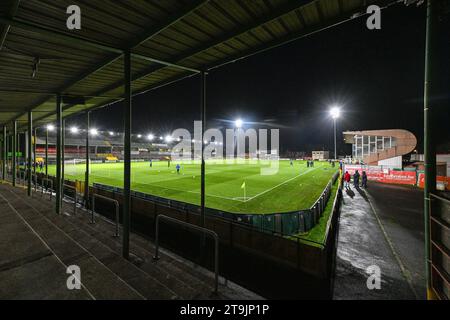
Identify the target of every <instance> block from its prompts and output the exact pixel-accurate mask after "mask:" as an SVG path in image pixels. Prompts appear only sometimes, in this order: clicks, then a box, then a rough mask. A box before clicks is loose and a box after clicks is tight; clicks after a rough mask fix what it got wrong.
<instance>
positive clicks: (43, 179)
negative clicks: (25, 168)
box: [41, 178, 53, 200]
mask: <svg viewBox="0 0 450 320" xmlns="http://www.w3.org/2000/svg"><path fill="white" fill-rule="evenodd" d="M41 181H42V196H44V182H50V186H51V188H50V200H52V191H53V180H52V179H49V178H42V180H41ZM45 191H48V183H45Z"/></svg>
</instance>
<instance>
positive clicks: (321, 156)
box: [312, 151, 330, 160]
mask: <svg viewBox="0 0 450 320" xmlns="http://www.w3.org/2000/svg"><path fill="white" fill-rule="evenodd" d="M312 158H313V160H328V159H330V152H329V151H313V152H312Z"/></svg>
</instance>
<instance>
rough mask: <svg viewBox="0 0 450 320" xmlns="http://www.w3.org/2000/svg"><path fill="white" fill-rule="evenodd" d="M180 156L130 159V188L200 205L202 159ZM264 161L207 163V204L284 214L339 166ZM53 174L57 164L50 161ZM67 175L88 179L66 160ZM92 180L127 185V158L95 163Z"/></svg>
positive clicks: (305, 203)
mask: <svg viewBox="0 0 450 320" xmlns="http://www.w3.org/2000/svg"><path fill="white" fill-rule="evenodd" d="M176 165H177V162H176V161H172V162H171V163H170V167H169V166H168V162H167V161H154V162H153V164H152V167H150V163H149V162H148V161H147V162H132V164H131V172H132V173H131V188H132V190H134V191H139V192H142V193H147V194H151V195H155V196H159V197H163V198H167V199H173V200H178V201H182V202H187V203H191V204H196V205H199V204H200V164H199V163H189V164H186V163H180V166H181V169H180V173H179V174H178V173H177V172H176V169H175V168H176ZM262 167H266V168H267V167H268V164H267V163H264V162H263V161H261V162H257V161H253V162H250V161H241V162H240V163H235V162H232V163H229V162H228V163H220V164H217V163H208V162H207V163H206V175H205V185H206V188H205V189H206V198H205V204H206V206H207V207H209V208H213V209H218V210H222V211H227V212H231V213H256V214H265V213H282V212H289V211H295V210H299V209H307V208H309V207H311V206H312V205H313V204H314V202H315V201H316V200H317V198H318V197H319V196H320V194H321V192H322V191H323V189H324V188H325V186H326V184H327V183H328V181H329V180H330V179H331V178H332V176H333V174H334V173H335V172H336V171H337V168H333V167H332V166H331V165H330V164H329V163H328V162H316V163H315V166H314V167H313V168H308V167H307V165H306V162H305V161H294V165H293V166H291V165H290V161H285V160H281V161H279V170H278V172H277V173H276V174H275V175H262V174H261V168H262ZM48 170H49V174H50V175H54V174H55V171H56V170H55V166H49V169H48ZM64 172H65V179H66V180H84V172H85V164H70V163H67V162H66V164H65V169H64ZM89 177H90V183H91V184H92V183H100V184H104V185H109V186H115V187H119V188H122V187H123V163H91V164H90V174H89Z"/></svg>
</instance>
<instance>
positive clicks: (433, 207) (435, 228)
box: [428, 194, 450, 300]
mask: <svg viewBox="0 0 450 320" xmlns="http://www.w3.org/2000/svg"><path fill="white" fill-rule="evenodd" d="M430 200H431V201H430V261H429V262H428V263H429V264H430V269H431V286H432V288H433V290H434V292H435V293H436V294H437V295H438V297H439V298H440V299H441V300H449V299H450V200H448V199H444V198H442V197H440V196H437V195H435V194H430Z"/></svg>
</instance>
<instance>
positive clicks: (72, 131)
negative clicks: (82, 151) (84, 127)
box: [70, 127, 78, 134]
mask: <svg viewBox="0 0 450 320" xmlns="http://www.w3.org/2000/svg"><path fill="white" fill-rule="evenodd" d="M70 132H71V133H73V134H77V133H78V128H77V127H72V128H70Z"/></svg>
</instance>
